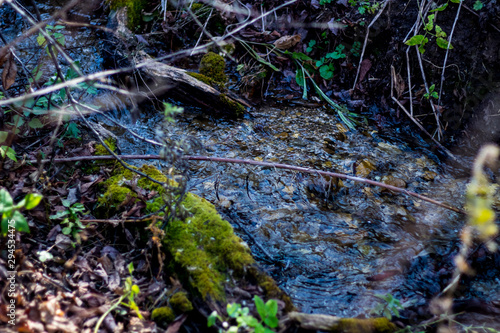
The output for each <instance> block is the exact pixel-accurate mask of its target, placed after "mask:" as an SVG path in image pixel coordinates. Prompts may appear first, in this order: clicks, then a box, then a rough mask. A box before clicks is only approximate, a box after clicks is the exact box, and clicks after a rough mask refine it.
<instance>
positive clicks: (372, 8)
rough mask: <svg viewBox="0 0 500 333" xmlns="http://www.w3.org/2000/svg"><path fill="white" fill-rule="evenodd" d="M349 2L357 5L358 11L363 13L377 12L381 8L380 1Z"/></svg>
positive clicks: (355, 0)
mask: <svg viewBox="0 0 500 333" xmlns="http://www.w3.org/2000/svg"><path fill="white" fill-rule="evenodd" d="M349 4H350V5H351V6H352V7H357V9H358V12H359V13H360V14H361V15H363V14H365V13H367V12H368V13H369V14H375V12H376V11H377V10H378V9H379V8H380V2H379V1H374V2H373V3H372V2H370V1H360V0H349Z"/></svg>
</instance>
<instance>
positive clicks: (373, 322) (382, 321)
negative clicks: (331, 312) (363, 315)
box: [332, 318, 396, 333]
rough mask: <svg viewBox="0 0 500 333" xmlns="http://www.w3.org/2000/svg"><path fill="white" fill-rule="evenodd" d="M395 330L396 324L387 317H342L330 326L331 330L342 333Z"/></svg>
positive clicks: (382, 332) (388, 332) (387, 332)
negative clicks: (334, 324) (332, 326)
mask: <svg viewBox="0 0 500 333" xmlns="http://www.w3.org/2000/svg"><path fill="white" fill-rule="evenodd" d="M394 331H396V325H394V324H393V323H391V322H390V321H389V319H387V318H370V319H358V318H342V319H340V320H339V323H338V324H337V325H336V326H335V327H334V328H332V332H342V333H347V332H348V333H358V332H359V333H366V332H377V333H390V332H394Z"/></svg>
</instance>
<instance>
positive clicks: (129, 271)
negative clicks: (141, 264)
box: [127, 262, 134, 275]
mask: <svg viewBox="0 0 500 333" xmlns="http://www.w3.org/2000/svg"><path fill="white" fill-rule="evenodd" d="M127 268H128V273H129V274H130V275H132V273H133V272H134V263H133V262H131V263H130V264H128V266H127Z"/></svg>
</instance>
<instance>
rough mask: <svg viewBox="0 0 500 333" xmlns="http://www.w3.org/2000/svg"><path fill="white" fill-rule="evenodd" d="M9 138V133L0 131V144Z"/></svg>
mask: <svg viewBox="0 0 500 333" xmlns="http://www.w3.org/2000/svg"><path fill="white" fill-rule="evenodd" d="M8 136H9V133H7V132H5V131H0V143H3V142H4V141H5V140H7V137H8Z"/></svg>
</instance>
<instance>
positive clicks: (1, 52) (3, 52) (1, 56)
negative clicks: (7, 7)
mask: <svg viewBox="0 0 500 333" xmlns="http://www.w3.org/2000/svg"><path fill="white" fill-rule="evenodd" d="M0 1H1V0H0ZM0 3H1V2H0ZM7 53H9V48H8V47H6V46H4V47H2V48H1V49H0V66H2V65H3V63H4V62H5V60H7Z"/></svg>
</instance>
